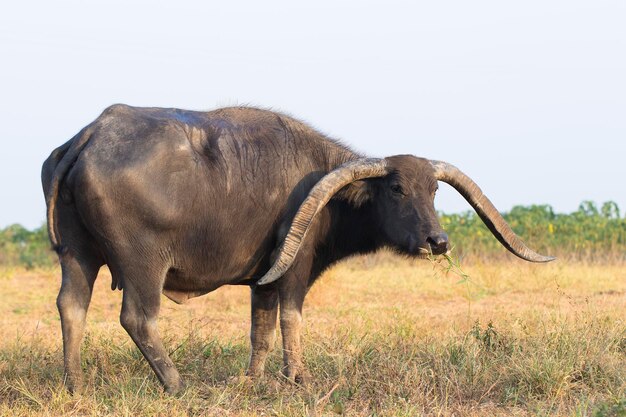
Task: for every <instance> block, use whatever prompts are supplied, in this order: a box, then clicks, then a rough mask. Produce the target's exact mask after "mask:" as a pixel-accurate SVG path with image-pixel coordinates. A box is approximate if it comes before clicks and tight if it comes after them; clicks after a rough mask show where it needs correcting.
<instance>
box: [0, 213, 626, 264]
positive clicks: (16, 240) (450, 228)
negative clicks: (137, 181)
mask: <svg viewBox="0 0 626 417" xmlns="http://www.w3.org/2000/svg"><path fill="white" fill-rule="evenodd" d="M503 216H504V218H505V219H506V221H507V222H508V223H509V224H510V225H511V227H512V228H513V230H514V231H515V232H516V233H517V234H518V235H520V236H521V237H522V238H523V240H524V241H525V242H526V243H527V244H528V245H529V246H530V247H531V248H532V249H535V250H537V251H538V252H540V253H544V254H550V255H556V256H558V257H562V258H566V259H581V260H590V261H593V260H600V261H604V260H607V259H612V260H618V261H625V260H626V217H622V215H621V213H620V209H619V207H618V206H617V204H616V203H615V202H613V201H608V202H605V203H604V204H602V205H601V206H597V205H596V204H595V203H593V202H591V201H584V202H582V203H581V204H580V206H579V207H578V210H576V211H574V212H573V213H569V214H562V213H555V212H554V210H553V208H552V207H551V206H549V205H545V204H544V205H531V206H516V207H513V209H511V211H509V212H506V213H503ZM439 217H440V221H441V225H442V227H443V228H444V229H445V230H446V232H447V233H448V235H450V241H451V242H452V244H453V255H454V256H457V257H460V258H464V257H478V258H487V259H489V258H494V257H495V258H497V257H501V256H506V255H505V252H506V251H505V250H504V249H503V248H502V246H501V245H500V244H499V243H498V242H497V241H496V239H494V237H493V236H492V235H491V233H490V232H489V230H488V229H487V227H486V226H485V225H484V224H483V222H482V221H481V220H480V218H479V217H478V215H476V213H475V212H473V211H466V212H463V213H457V214H445V213H439ZM56 264H57V258H56V255H55V254H54V252H52V250H51V249H50V242H49V240H48V231H47V227H46V226H45V224H44V225H42V226H41V227H39V228H36V229H34V230H28V229H26V228H24V227H23V226H21V225H19V224H14V225H11V226H8V227H6V228H4V229H0V265H2V266H20V267H25V268H45V267H51V266H54V265H56Z"/></svg>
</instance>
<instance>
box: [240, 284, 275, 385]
mask: <svg viewBox="0 0 626 417" xmlns="http://www.w3.org/2000/svg"><path fill="white" fill-rule="evenodd" d="M251 304H252V314H251V326H250V344H251V352H250V364H249V365H248V370H247V371H246V374H247V375H249V376H251V377H258V376H261V375H262V374H263V370H264V369H265V360H266V359H267V355H268V353H269V352H270V350H271V349H272V348H273V347H274V342H275V341H276V318H277V316H278V290H276V289H275V288H273V287H270V288H266V287H252V289H251Z"/></svg>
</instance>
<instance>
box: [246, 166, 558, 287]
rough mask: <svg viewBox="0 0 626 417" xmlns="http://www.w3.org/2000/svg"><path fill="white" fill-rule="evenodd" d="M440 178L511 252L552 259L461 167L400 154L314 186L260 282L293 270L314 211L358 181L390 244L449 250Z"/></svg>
mask: <svg viewBox="0 0 626 417" xmlns="http://www.w3.org/2000/svg"><path fill="white" fill-rule="evenodd" d="M361 180H365V181H361ZM437 181H443V182H446V183H448V184H450V185H451V186H452V187H454V188H455V189H456V190H457V191H458V192H459V193H460V194H461V195H462V196H463V197H464V198H465V199H466V200H467V201H468V202H469V203H470V205H471V206H472V207H473V208H474V210H476V212H477V213H478V215H479V217H480V218H481V219H482V220H483V222H484V223H485V225H486V226H487V227H488V228H489V230H490V231H491V233H493V235H494V236H495V237H496V239H498V240H499V241H500V243H502V245H503V246H504V247H506V248H507V249H508V250H509V251H511V252H512V253H513V254H515V255H517V256H519V257H520V258H522V259H525V260H527V261H530V262H548V261H551V260H553V259H554V258H552V257H549V256H543V255H540V254H538V253H536V252H534V251H533V250H531V249H530V248H528V247H527V246H526V245H525V244H524V242H523V241H522V240H521V239H520V238H519V237H518V236H517V235H516V234H515V233H514V232H513V230H512V229H511V228H510V226H509V225H508V224H507V223H506V221H505V220H504V219H503V218H502V216H501V215H500V213H499V212H498V210H497V209H496V208H495V207H494V205H493V204H492V203H491V201H489V199H488V198H487V197H486V196H485V195H484V194H483V192H482V191H481V189H480V188H479V187H478V185H476V183H474V181H472V180H471V179H470V178H469V177H468V176H467V175H465V174H463V173H462V172H461V171H460V170H459V169H457V168H456V167H454V166H453V165H450V164H448V163H446V162H441V161H432V160H428V159H423V158H417V157H415V156H412V155H398V156H391V157H387V158H384V159H375V158H366V159H359V160H354V161H350V162H347V163H345V164H343V165H341V166H340V167H338V168H337V169H335V170H334V171H331V172H330V173H328V174H327V175H325V176H324V177H323V178H322V179H321V180H320V181H319V182H318V183H317V184H315V186H314V187H313V188H312V189H311V191H310V192H309V195H308V196H307V198H306V199H305V200H304V202H303V203H302V205H301V206H300V208H299V209H298V212H297V213H296V215H295V217H294V219H293V221H292V224H291V227H290V229H289V232H288V233H287V236H286V237H285V239H284V241H283V244H282V247H281V250H280V252H279V254H278V256H277V258H276V260H275V262H274V265H273V266H272V268H271V269H270V270H269V271H268V272H267V273H266V274H265V276H263V277H262V278H261V279H260V280H259V281H258V282H257V284H260V285H263V284H268V283H270V282H273V281H275V280H277V279H278V278H280V277H281V276H282V275H283V274H284V273H285V272H286V271H287V269H289V267H290V266H291V264H292V263H293V261H294V259H295V257H296V255H297V253H298V250H299V249H300V246H301V243H302V241H303V240H304V238H305V237H306V234H307V231H308V229H309V226H310V224H311V222H312V221H313V219H314V218H315V215H316V214H317V213H318V212H319V211H320V210H321V209H322V208H323V207H324V206H325V205H326V203H328V201H329V200H330V199H331V198H332V197H333V196H334V195H335V194H336V193H337V192H339V191H340V190H341V189H343V188H344V187H347V186H351V185H354V184H355V183H356V182H360V185H359V186H358V187H355V188H357V191H353V193H355V194H357V197H355V201H359V200H360V201H367V200H371V202H372V203H373V204H374V206H375V207H376V210H377V214H378V219H377V220H378V222H379V223H380V224H381V229H382V230H381V232H382V233H383V234H384V236H383V238H384V239H385V240H386V241H387V242H388V244H389V245H390V246H392V247H394V248H395V249H397V250H399V251H401V252H403V253H406V254H410V255H418V256H419V255H428V254H435V255H438V254H443V253H445V252H447V251H448V250H449V243H448V236H447V235H446V234H445V233H444V232H443V230H442V229H441V226H440V224H439V221H438V220H437V215H436V212H435V207H434V198H435V192H436V191H437Z"/></svg>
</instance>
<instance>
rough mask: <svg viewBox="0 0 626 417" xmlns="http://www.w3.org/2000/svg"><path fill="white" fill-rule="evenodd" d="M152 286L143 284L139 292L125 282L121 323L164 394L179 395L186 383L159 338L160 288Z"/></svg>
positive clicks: (132, 284) (131, 283)
mask: <svg viewBox="0 0 626 417" xmlns="http://www.w3.org/2000/svg"><path fill="white" fill-rule="evenodd" d="M152 287H153V285H144V286H142V287H141V291H138V289H137V288H136V287H135V286H134V283H133V282H129V280H125V281H124V296H123V300H122V313H121V315H120V322H121V323H122V326H123V327H124V329H126V331H127V332H128V334H129V335H130V337H131V338H132V339H133V341H134V342H135V344H136V345H137V347H138V348H139V350H140V351H141V353H142V354H143V356H144V357H145V358H146V360H147V361H148V363H149V364H150V367H152V370H153V371H154V373H155V374H156V375H157V378H159V381H161V384H163V386H164V388H165V392H167V393H170V394H176V393H177V392H178V391H180V389H181V388H182V387H183V384H182V380H181V378H180V375H179V374H178V371H177V370H176V368H175V367H174V363H173V362H172V360H171V359H170V357H169V355H168V353H167V351H166V350H165V347H164V346H163V342H162V341H161V337H160V336H159V332H158V329H157V317H158V315H159V307H160V303H161V298H160V291H159V289H158V288H156V287H155V288H152Z"/></svg>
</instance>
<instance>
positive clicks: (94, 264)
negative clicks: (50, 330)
mask: <svg viewBox="0 0 626 417" xmlns="http://www.w3.org/2000/svg"><path fill="white" fill-rule="evenodd" d="M60 262H61V270H62V274H63V278H62V281H61V290H60V291H59V295H58V297H57V308H58V309H59V314H60V316H61V330H62V332H63V362H64V364H65V375H64V380H65V384H66V386H67V388H68V390H69V391H70V392H72V393H74V392H77V391H80V390H81V389H82V384H83V372H82V369H81V366H80V345H81V342H82V339H83V333H84V331H85V319H86V317H87V309H88V308H89V302H90V301H91V293H92V291H93V284H94V282H95V280H96V276H97V275H98V270H99V269H100V266H101V262H98V261H97V260H96V259H95V258H94V259H81V260H79V259H77V258H76V257H75V256H73V255H71V254H70V253H66V254H64V255H61V257H60Z"/></svg>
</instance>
